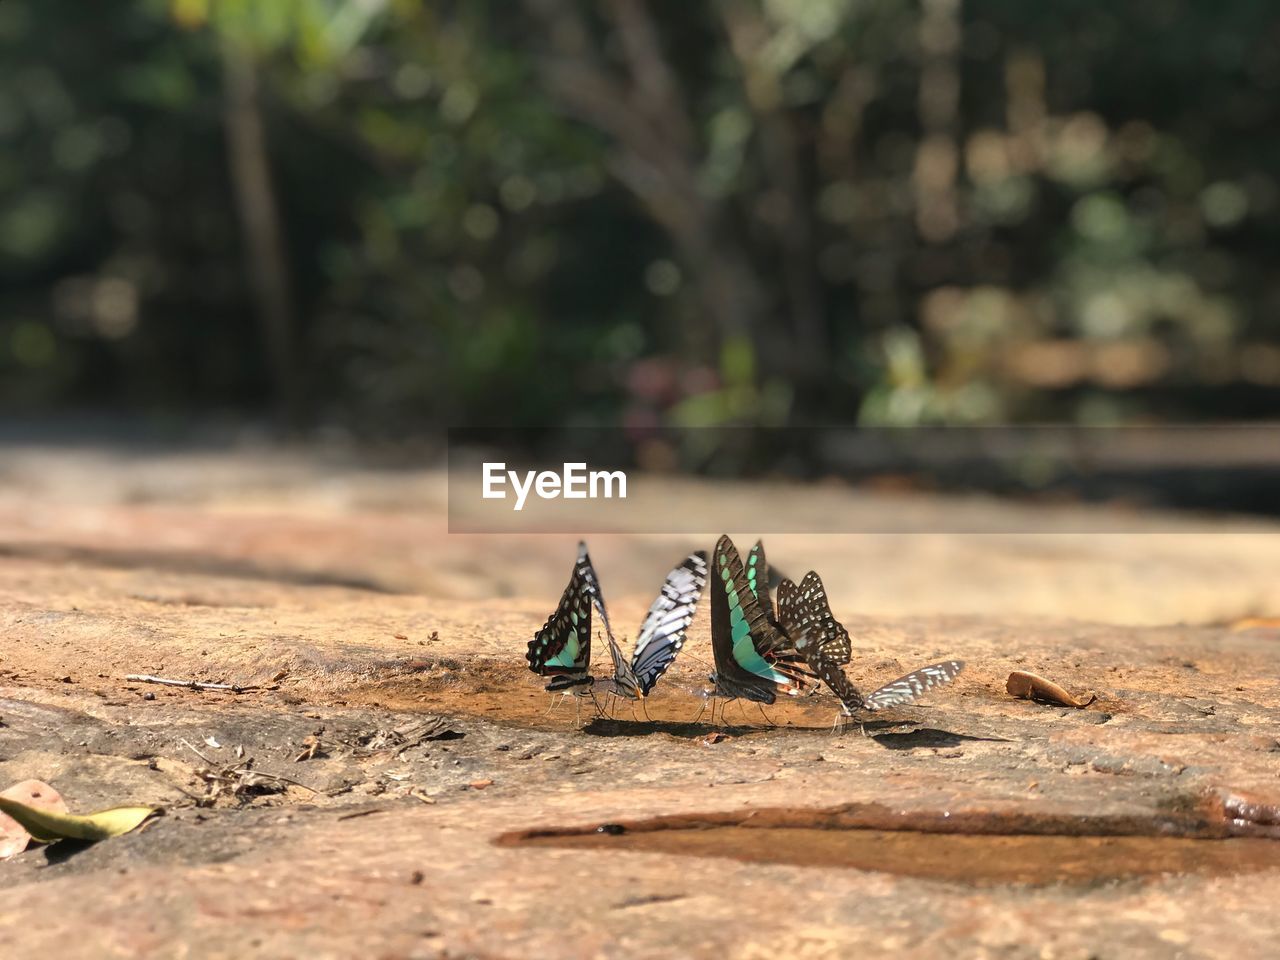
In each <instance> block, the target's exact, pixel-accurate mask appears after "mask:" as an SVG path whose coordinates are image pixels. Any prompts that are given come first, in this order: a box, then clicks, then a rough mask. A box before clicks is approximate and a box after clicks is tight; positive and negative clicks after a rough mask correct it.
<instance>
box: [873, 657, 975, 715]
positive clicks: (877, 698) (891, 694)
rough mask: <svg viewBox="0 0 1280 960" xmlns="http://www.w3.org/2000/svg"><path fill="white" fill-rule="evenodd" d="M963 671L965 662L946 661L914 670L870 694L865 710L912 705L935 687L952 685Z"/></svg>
mask: <svg viewBox="0 0 1280 960" xmlns="http://www.w3.org/2000/svg"><path fill="white" fill-rule="evenodd" d="M963 669H964V661H963V660H945V661H943V662H942V663H931V664H929V666H927V667H921V668H920V669H919V670H912V671H911V672H910V673H908V674H907V675H906V676H905V677H899V678H898V679H897V680H894V681H893V682H892V683H886V684H885V685H884V686H883V687H881V688H880V689H879V690H875V691H873V692H872V693H870V694H869V695H868V696H867V698H866V701H865V703H864V704H863V709H864V710H883V709H885V708H886V707H896V706H898V705H899V704H903V703H912V702H914V701H916V700H919V699H920V698H921V697H922V696H924V695H925V694H926V693H928V692H929V691H930V690H932V689H933V688H934V687H937V686H941V685H942V684H944V683H950V682H951V681H952V680H954V679H955V678H956V677H958V676H959V675H960V671H961V670H963Z"/></svg>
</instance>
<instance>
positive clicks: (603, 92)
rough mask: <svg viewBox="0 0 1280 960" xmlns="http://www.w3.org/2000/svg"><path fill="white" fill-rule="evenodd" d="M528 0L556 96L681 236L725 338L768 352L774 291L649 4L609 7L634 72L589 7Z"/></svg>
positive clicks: (621, 1)
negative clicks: (719, 178) (766, 284)
mask: <svg viewBox="0 0 1280 960" xmlns="http://www.w3.org/2000/svg"><path fill="white" fill-rule="evenodd" d="M525 4H526V7H527V8H528V9H529V10H530V12H531V13H532V14H533V15H534V17H535V18H537V19H538V20H539V21H540V22H541V23H542V24H543V25H544V26H545V27H546V35H547V37H548V38H549V39H548V50H549V53H548V55H547V56H546V57H545V58H544V61H543V63H542V72H543V76H544V78H545V80H546V82H547V85H548V88H549V89H550V91H551V93H552V95H553V96H555V97H556V99H558V100H559V101H560V103H561V104H563V105H564V107H565V109H566V110H568V111H569V112H571V113H572V114H574V115H575V116H577V117H578V118H579V119H581V120H583V121H585V122H587V123H589V124H591V125H592V126H594V127H595V128H596V129H598V130H600V131H601V132H603V133H604V134H606V135H607V136H609V137H610V138H611V140H612V141H613V143H614V145H615V148H616V151H615V155H614V158H613V161H612V163H611V167H612V170H613V173H614V176H616V177H617V178H618V180H619V182H621V183H622V184H623V185H624V186H625V187H626V188H627V189H628V190H630V191H631V192H632V193H633V194H635V196H636V197H637V198H638V199H639V200H640V202H641V203H642V204H643V206H644V208H645V210H646V212H647V213H648V214H649V216H650V217H651V218H652V219H653V220H654V222H655V223H657V224H658V225H659V226H660V227H662V228H663V229H664V230H665V231H666V232H667V234H668V236H669V237H670V238H671V241H672V246H673V247H674V249H675V250H676V252H677V253H678V255H679V257H680V259H681V260H682V261H683V263H684V265H685V267H686V269H687V271H688V274H689V279H690V281H691V283H692V284H693V285H694V288H695V292H696V296H697V299H698V303H699V306H700V307H701V309H702V311H703V313H704V315H705V316H706V317H707V318H708V319H709V320H710V321H711V325H712V327H713V329H714V330H715V332H716V334H717V335H718V339H719V341H720V342H721V344H725V343H729V342H737V343H742V342H746V343H748V344H750V345H751V346H752V348H753V355H756V354H758V353H759V347H760V341H759V334H760V327H761V324H762V321H763V315H764V312H765V309H766V305H767V297H766V294H765V291H764V289H763V287H762V285H761V283H760V281H759V279H758V277H757V274H756V270H755V268H754V266H753V265H752V263H751V258H750V254H749V251H748V250H747V249H745V247H744V244H743V242H742V241H741V239H740V238H739V237H738V236H737V235H736V232H735V231H734V230H733V229H732V228H731V227H730V224H729V223H728V222H727V221H728V217H727V212H726V210H725V209H724V207H723V204H721V203H719V202H717V201H716V200H715V199H714V198H712V197H708V196H707V195H706V192H705V191H704V190H703V189H702V187H701V185H700V184H699V182H698V177H699V168H700V158H699V155H698V143H697V133H696V129H695V124H694V121H693V119H692V118H691V117H690V116H689V113H688V110H687V108H686V105H685V102H684V99H683V96H682V94H681V91H680V89H679V84H678V82H677V79H676V77H675V74H674V72H673V71H672V69H671V68H670V65H669V64H668V63H667V60H666V58H665V57H664V55H663V52H662V49H661V45H660V42H659V37H658V33H657V29H656V26H655V24H654V22H653V19H652V17H651V15H650V12H649V10H648V8H647V6H646V4H645V3H644V0H609V2H607V3H604V4H601V8H600V9H601V11H602V15H603V16H605V17H606V18H607V19H608V21H609V22H610V25H611V26H612V28H613V29H614V31H615V34H616V36H617V39H618V42H619V46H620V52H621V54H622V59H623V61H624V62H625V65H626V71H625V75H619V74H620V72H619V71H615V70H611V69H610V68H609V67H608V66H607V65H606V64H605V63H604V62H603V61H602V60H601V58H600V56H599V54H598V52H597V47H596V44H595V43H594V41H593V39H592V37H591V36H590V31H589V29H588V27H587V24H586V22H585V20H584V17H583V14H582V9H581V7H579V6H577V5H576V4H574V3H572V2H565V0H525ZM762 359H765V360H768V357H767V355H766V356H764V357H763V358H762Z"/></svg>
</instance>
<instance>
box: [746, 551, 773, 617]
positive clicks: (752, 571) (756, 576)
mask: <svg viewBox="0 0 1280 960" xmlns="http://www.w3.org/2000/svg"><path fill="white" fill-rule="evenodd" d="M745 573H746V575H747V586H748V587H750V588H751V593H752V594H753V595H754V596H755V598H756V600H757V601H758V602H759V604H760V609H762V610H763V611H764V615H765V618H766V619H767V620H768V621H769V622H770V623H772V624H775V625H776V624H777V622H778V618H777V615H776V614H775V613H774V610H773V597H771V596H770V595H769V561H768V560H766V559H765V555H764V541H763V540H757V541H756V543H755V546H753V547H752V548H751V552H750V553H748V554H747V564H746V567H745Z"/></svg>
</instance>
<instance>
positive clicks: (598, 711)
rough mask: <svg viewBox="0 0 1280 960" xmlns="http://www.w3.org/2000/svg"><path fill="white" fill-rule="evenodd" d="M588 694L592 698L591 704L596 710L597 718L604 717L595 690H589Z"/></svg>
mask: <svg viewBox="0 0 1280 960" xmlns="http://www.w3.org/2000/svg"><path fill="white" fill-rule="evenodd" d="M587 694H588V695H589V696H590V697H591V703H592V705H593V706H594V707H595V708H596V716H598V717H603V716H604V710H603V709H602V708H601V706H600V701H599V700H597V699H596V692H595V691H594V690H588V691H587Z"/></svg>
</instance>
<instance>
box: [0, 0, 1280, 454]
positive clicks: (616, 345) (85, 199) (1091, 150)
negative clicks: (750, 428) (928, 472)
mask: <svg viewBox="0 0 1280 960" xmlns="http://www.w3.org/2000/svg"><path fill="white" fill-rule="evenodd" d="M0 58H3V63H4V67H5V76H6V78H7V82H6V83H5V84H4V85H3V86H0V141H2V143H3V149H2V150H0V403H3V404H4V405H5V407H7V408H10V409H17V410H24V411H25V410H31V409H40V408H44V409H52V408H66V407H77V408H84V407H87V406H88V407H104V408H105V407H111V408H123V409H129V410H133V411H142V412H148V411H180V412H190V413H192V414H207V413H210V412H220V411H229V412H232V413H239V414H245V413H253V412H255V411H262V410H268V409H273V408H274V409H276V410H278V411H282V413H283V415H285V416H286V417H287V418H288V419H290V420H292V421H293V426H302V427H310V426H316V425H326V424H341V425H348V426H351V427H354V428H356V429H358V430H359V431H360V432H361V433H362V434H387V435H401V434H405V433H409V432H412V431H414V430H417V429H420V428H422V427H425V426H430V425H437V424H441V423H454V424H461V423H474V424H485V423H502V424H519V423H529V424H552V423H556V424H584V423H609V422H617V421H621V422H624V423H626V424H627V425H628V426H629V427H631V428H632V429H633V430H635V431H638V432H640V433H643V431H644V430H645V429H646V428H647V427H649V426H651V425H656V424H663V423H666V424H702V423H714V424H719V423H748V424H761V423H786V422H813V421H815V420H816V421H832V422H849V421H852V420H860V421H862V422H868V423H889V424H911V423H921V422H992V421H1005V420H1028V419H1068V420H1075V421H1080V422H1087V423H1100V422H1108V423H1110V422H1130V421H1134V420H1140V419H1143V418H1152V417H1163V418H1166V419H1181V418H1188V419H1190V418H1202V417H1251V416H1273V415H1274V414H1275V413H1276V403H1275V400H1276V396H1277V390H1278V389H1280V343H1278V341H1280V338H1278V337H1277V333H1278V332H1280V320H1278V319H1277V316H1278V315H1280V273H1277V272H1276V271H1275V270H1274V269H1272V260H1273V251H1274V250H1275V249H1276V242H1277V240H1278V239H1280V188H1278V186H1277V181H1276V176H1277V174H1276V171H1277V170H1280V165H1278V163H1277V161H1278V159H1280V157H1278V156H1277V154H1278V153H1280V124H1278V123H1277V122H1276V121H1277V119H1278V117H1277V114H1280V106H1278V104H1280V97H1277V89H1278V88H1280V11H1276V10H1274V9H1273V8H1272V6H1271V5H1268V4H1264V3H1236V4H1229V5H1225V6H1213V7H1211V6H1209V5H1203V4H1192V3H1189V2H1186V0H1140V2H1135V3H1131V4H1114V3H1105V4H1104V3H1100V2H1093V0H1090V2H1081V3H1073V4H1059V5H1056V6H1048V7H1046V6H1045V5H1037V4H1025V3H1020V2H1015V0H970V2H969V3H967V4H963V5H961V4H960V2H959V0H919V2H915V0H913V2H907V0H715V2H711V3H707V4H696V5H676V4H664V3H657V2H653V0H649V2H645V0H607V2H601V3H598V4H597V3H587V2H578V0H520V2H517V0H508V2H498V0H437V2H430V3H428V2H420V0H278V2H271V3H264V2H258V0H128V2H125V0H122V2H119V3H113V4H83V3H73V2H72V0H38V2H37V0H5V2H4V3H0ZM236 71H239V73H236ZM246 71H248V72H246ZM235 77H240V78H241V80H243V79H244V78H246V77H247V78H248V79H249V80H250V81H252V83H251V85H249V86H244V85H243V84H242V86H241V89H245V90H249V91H250V94H251V96H250V95H246V96H244V97H240V98H239V99H237V98H236V97H233V96H231V95H229V93H228V91H230V90H234V89H236V87H235V85H234V83H233V80H234V78H235ZM237 124H239V126H238V127H237ZM255 124H256V125H257V127H255ZM256 128H260V129H261V131H262V134H263V135H262V142H261V145H260V146H261V151H260V152H261V154H262V156H261V159H262V160H263V162H264V163H265V164H266V169H267V170H269V175H270V177H269V183H270V188H271V189H270V192H269V194H267V196H266V202H265V203H263V202H262V200H261V197H258V198H257V199H253V198H254V197H255V196H256V195H255V194H253V193H252V190H251V188H252V184H249V185H247V186H246V184H245V182H243V181H244V180H245V178H246V174H245V173H244V170H245V167H244V166H243V165H242V166H240V167H237V165H236V164H234V163H232V162H230V161H229V153H230V152H231V150H230V148H231V147H234V145H235V144H237V143H238V144H239V148H240V149H242V151H247V152H248V154H250V155H251V154H252V152H253V149H254V141H253V139H252V136H251V135H250V136H247V138H246V135H244V134H243V131H245V130H248V131H250V134H251V133H252V131H253V130H254V129H256ZM236 129H239V130H240V131H241V132H242V133H241V139H240V140H238V141H237V140H236V139H235V136H233V134H232V131H233V130H236ZM243 156H244V153H242V157H243ZM250 160H252V156H250ZM250 169H251V168H250ZM264 207H265V208H268V209H267V210H266V212H267V213H269V214H270V216H271V217H273V218H274V219H275V221H276V222H277V224H278V235H276V234H273V233H272V232H271V230H270V223H269V222H268V223H267V224H266V226H264V224H263V222H262V216H261V215H262V214H263V212H264V210H263V209H262V208H264ZM273 243H275V244H278V245H279V247H280V249H279V253H280V262H279V264H274V263H268V264H267V265H266V266H265V267H264V266H263V264H262V262H261V260H262V257H261V256H259V255H257V254H255V253H253V252H252V251H261V250H268V251H270V250H272V249H273V247H272V244H273ZM247 251H249V252H248V253H247ZM255 261H259V262H256V263H255ZM255 268H257V269H258V271H259V272H258V273H256V274H255V272H254V270H255ZM273 272H274V273H275V274H278V276H277V277H276V279H278V280H279V281H280V282H281V284H282V287H283V288H284V289H285V290H286V291H287V294H288V297H287V300H278V301H277V302H276V303H275V305H274V306H273V305H272V302H270V300H269V293H268V294H264V292H263V291H264V286H263V284H264V283H265V284H267V285H268V286H269V283H270V280H271V275H272V274H273ZM263 276H265V277H266V280H263V279H262V277H263ZM255 277H257V278H258V279H257V280H255ZM273 311H274V313H273ZM272 316H274V317H275V320H271V321H270V322H273V323H276V324H277V327H278V328H279V329H282V330H284V333H283V334H282V335H281V336H280V338H278V339H277V340H276V341H272V339H271V336H272V335H271V334H269V333H268V332H266V331H265V329H264V326H265V325H267V324H268V320H269V318H270V317H272ZM273 342H274V343H275V347H274V349H275V353H274V354H273V353H272V350H273V347H272V344H273ZM293 379H296V380H297V381H298V383H299V384H300V386H299V387H298V396H297V397H296V398H295V399H296V400H299V401H300V402H299V403H297V404H296V405H294V406H286V405H285V404H284V401H283V397H282V392H283V389H284V388H283V386H282V384H283V382H284V381H286V380H293Z"/></svg>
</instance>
